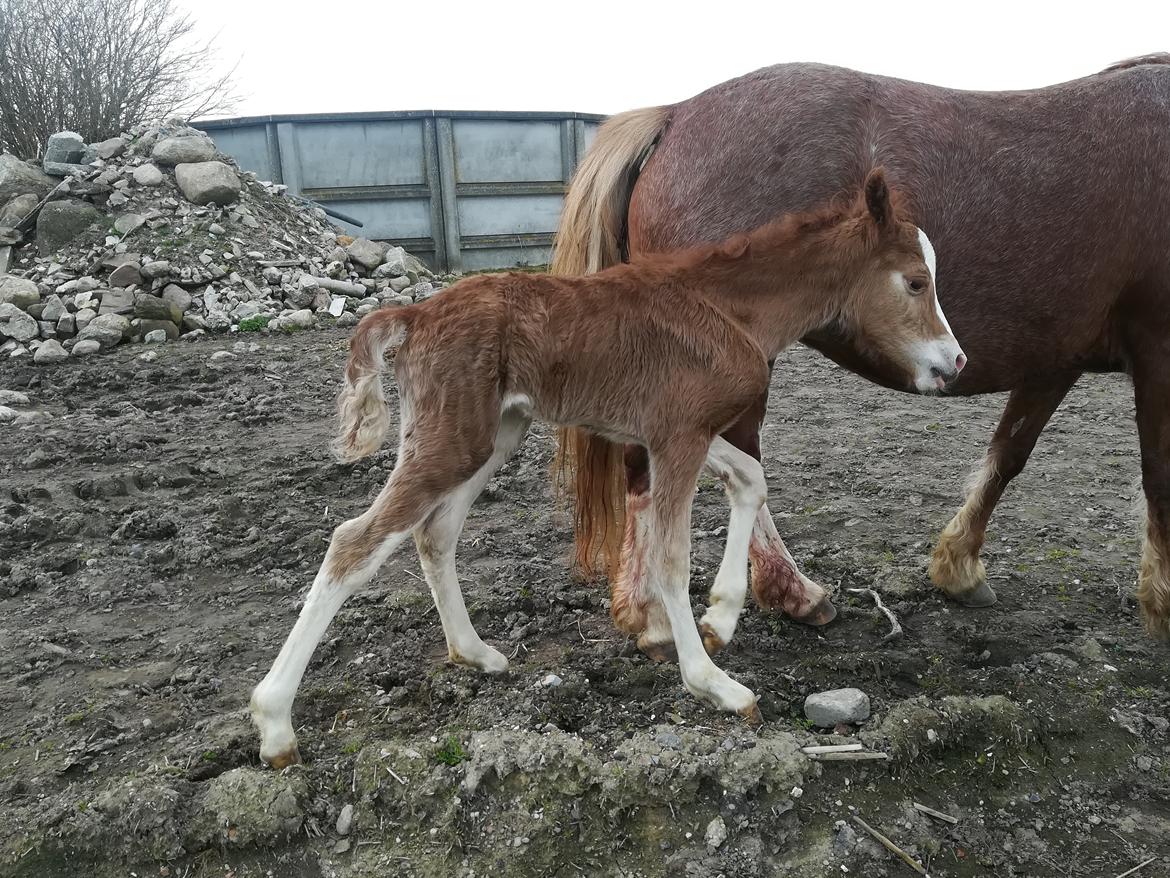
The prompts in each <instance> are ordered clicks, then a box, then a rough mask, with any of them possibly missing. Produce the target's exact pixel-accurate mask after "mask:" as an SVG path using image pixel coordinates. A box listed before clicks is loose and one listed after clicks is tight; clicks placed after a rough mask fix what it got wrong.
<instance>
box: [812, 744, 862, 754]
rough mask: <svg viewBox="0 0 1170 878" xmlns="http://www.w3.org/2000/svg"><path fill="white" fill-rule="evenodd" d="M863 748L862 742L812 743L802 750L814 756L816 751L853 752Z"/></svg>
mask: <svg viewBox="0 0 1170 878" xmlns="http://www.w3.org/2000/svg"><path fill="white" fill-rule="evenodd" d="M862 749H864V747H863V745H861V744H810V745H809V746H808V747H801V748H800V752H801V753H804V754H805V755H806V756H812V755H813V754H814V753H851V752H853V751H854V750H862Z"/></svg>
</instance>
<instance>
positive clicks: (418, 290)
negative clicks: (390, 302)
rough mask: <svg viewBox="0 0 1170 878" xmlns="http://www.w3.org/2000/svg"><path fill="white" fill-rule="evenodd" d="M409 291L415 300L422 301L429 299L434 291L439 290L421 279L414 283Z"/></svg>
mask: <svg viewBox="0 0 1170 878" xmlns="http://www.w3.org/2000/svg"><path fill="white" fill-rule="evenodd" d="M411 292H412V294H413V296H414V300H415V301H416V302H423V301H426V300H427V299H429V298H430V297H431V296H433V295H434V294H435V293H437V292H439V291H438V290H437V289H435V287H434V285H433V284H429V283H427V282H426V281H422V282H420V283H417V284H415V285H414V287H413V288H412V290H411Z"/></svg>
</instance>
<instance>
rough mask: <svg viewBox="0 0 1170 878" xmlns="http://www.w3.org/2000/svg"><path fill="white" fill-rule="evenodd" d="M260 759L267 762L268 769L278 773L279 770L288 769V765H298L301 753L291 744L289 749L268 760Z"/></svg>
mask: <svg viewBox="0 0 1170 878" xmlns="http://www.w3.org/2000/svg"><path fill="white" fill-rule="evenodd" d="M260 758H261V759H263V761H265V762H267V763H268V765H269V766H270V767H272V768H274V769H276V770H277V771H280V769H282V768H288V767H289V766H290V765H300V764H301V751H300V750H298V749H297V745H296V744H293V745H292V746H291V747H290V748H288V749H287V750H284V751H282V752H280V753H277V754H276V755H275V756H270V757H268V758H265V757H263V756H261V757H260Z"/></svg>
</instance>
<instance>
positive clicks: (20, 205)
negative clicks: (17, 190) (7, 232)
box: [0, 195, 41, 227]
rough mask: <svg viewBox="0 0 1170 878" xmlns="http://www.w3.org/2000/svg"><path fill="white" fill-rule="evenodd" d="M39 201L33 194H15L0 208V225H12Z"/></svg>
mask: <svg viewBox="0 0 1170 878" xmlns="http://www.w3.org/2000/svg"><path fill="white" fill-rule="evenodd" d="M40 203H41V200H40V199H39V198H37V197H36V196H35V195H17V196H16V197H15V198H10V199H9V200H8V201H7V202H6V203H5V204H4V207H3V209H0V226H8V227H13V226H15V225H16V224H17V223H19V222H20V221H21V220H22V219H24V218H25V217H26V216H28V215H29V213H31V212H32V209H33V208H34V207H36V206H37V205H38V204H40Z"/></svg>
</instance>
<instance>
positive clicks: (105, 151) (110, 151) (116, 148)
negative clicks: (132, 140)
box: [93, 137, 126, 162]
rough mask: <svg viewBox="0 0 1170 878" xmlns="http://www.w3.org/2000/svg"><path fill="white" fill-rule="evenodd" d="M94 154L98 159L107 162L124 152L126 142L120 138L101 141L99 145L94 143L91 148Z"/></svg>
mask: <svg viewBox="0 0 1170 878" xmlns="http://www.w3.org/2000/svg"><path fill="white" fill-rule="evenodd" d="M93 151H94V153H96V154H97V157H98V158H99V159H103V160H105V161H107V162H108V161H109V160H110V159H116V158H118V156H120V155H121V154H122V153H124V152H125V151H126V141H125V140H123V139H122V138H121V137H111V138H110V139H109V140H103V141H102V142H101V143H95V144H94V146H93Z"/></svg>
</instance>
